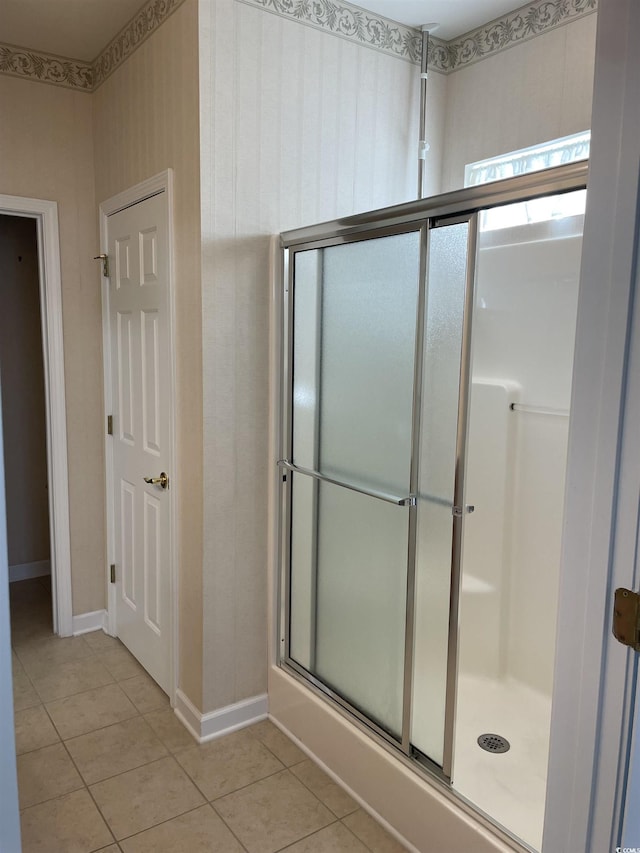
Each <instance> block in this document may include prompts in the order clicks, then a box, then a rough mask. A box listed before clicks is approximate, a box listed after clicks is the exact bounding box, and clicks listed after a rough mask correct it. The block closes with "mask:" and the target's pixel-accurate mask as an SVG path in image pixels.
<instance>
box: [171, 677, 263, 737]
mask: <svg viewBox="0 0 640 853" xmlns="http://www.w3.org/2000/svg"><path fill="white" fill-rule="evenodd" d="M268 710H269V705H268V699H267V694H266V693H264V694H262V695H261V696H252V697H251V699H244V700H243V701H242V702H236V703H235V704H234V705H227V706H226V707H225V708H220V709H218V710H217V711H210V712H209V713H207V714H201V713H200V711H198V709H197V708H196V707H195V705H193V703H192V702H191V701H190V700H189V699H188V698H187V697H186V696H185V695H184V693H183V692H182V691H181V690H176V705H175V708H174V711H175V714H176V716H177V717H178V719H179V720H180V722H181V723H182V724H183V725H184V726H185V727H186V728H187V729H188V731H189V732H190V733H191V735H193V737H194V738H195V739H196V740H197V741H198V743H206V742H207V741H210V740H215V738H218V737H222V736H223V735H228V734H231V732H235V731H237V730H238V729H243V728H244V727H245V726H250V725H251V724H252V723H258V722H259V721H260V720H266V718H267V715H268Z"/></svg>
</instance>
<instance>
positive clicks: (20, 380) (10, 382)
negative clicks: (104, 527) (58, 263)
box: [0, 216, 50, 566]
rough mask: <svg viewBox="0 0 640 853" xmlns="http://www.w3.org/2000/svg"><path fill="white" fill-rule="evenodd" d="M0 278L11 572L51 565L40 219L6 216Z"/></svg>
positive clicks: (0, 221)
mask: <svg viewBox="0 0 640 853" xmlns="http://www.w3.org/2000/svg"><path fill="white" fill-rule="evenodd" d="M0 272H1V275H0V371H1V373H2V421H3V427H4V458H5V487H6V495H7V533H8V546H9V566H18V565H23V564H24V563H36V562H42V561H47V560H49V558H50V550H49V501H48V493H47V485H48V484H47V433H46V410H45V396H44V366H43V358H42V326H41V320H40V316H41V315H40V278H39V275H38V238H37V231H36V221H35V220H34V219H29V218H27V217H21V216H20V217H19V216H0ZM1 451H2V448H1V447H0V452H1Z"/></svg>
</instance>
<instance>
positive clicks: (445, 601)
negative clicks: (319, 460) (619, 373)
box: [411, 222, 469, 766]
mask: <svg viewBox="0 0 640 853" xmlns="http://www.w3.org/2000/svg"><path fill="white" fill-rule="evenodd" d="M468 240H469V223H468V222H461V223H457V224H454V225H446V226H442V227H438V228H433V229H431V231H430V235H429V263H428V276H427V298H426V308H425V347H424V361H423V383H422V410H421V419H422V426H421V440H420V470H419V479H418V533H417V553H416V624H415V648H414V680H413V684H414V689H413V713H412V730H411V742H412V744H413V745H414V746H415V747H417V748H418V749H419V750H420V751H421V752H423V753H424V754H425V755H427V756H428V757H429V758H431V759H432V760H433V761H435V762H436V764H439V765H441V766H442V764H443V758H444V729H445V695H446V682H447V660H448V655H447V646H448V638H449V597H450V589H451V556H452V542H453V515H452V507H453V504H454V485H455V474H456V442H457V434H458V402H459V397H460V366H461V355H462V330H463V320H464V305H465V292H466V281H467V263H468V258H467V255H468V248H467V247H468Z"/></svg>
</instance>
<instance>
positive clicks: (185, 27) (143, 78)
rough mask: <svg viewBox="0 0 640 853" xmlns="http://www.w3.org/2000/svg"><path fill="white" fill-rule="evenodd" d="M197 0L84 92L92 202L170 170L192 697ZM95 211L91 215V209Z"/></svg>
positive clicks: (196, 699) (186, 665)
mask: <svg viewBox="0 0 640 853" xmlns="http://www.w3.org/2000/svg"><path fill="white" fill-rule="evenodd" d="M197 13H198V7H197V0H186V2H185V3H184V4H183V5H181V6H180V7H179V8H178V10H177V11H176V12H175V13H174V14H173V15H172V16H171V17H170V18H169V19H168V20H167V21H166V22H165V23H164V24H163V25H162V26H161V27H160V28H159V29H158V30H157V31H156V32H155V33H154V34H153V35H152V36H151V38H149V39H148V40H147V41H145V42H144V43H143V44H142V45H141V47H140V48H139V49H138V50H137V51H136V52H135V53H134V54H133V55H132V56H130V57H129V59H127V61H126V62H124V63H123V64H122V65H121V66H120V67H119V68H118V69H117V70H116V71H115V72H114V73H113V74H112V75H111V77H109V78H108V79H107V80H106V81H105V82H104V83H103V84H102V85H101V86H100V88H99V89H98V90H97V91H96V92H95V94H94V95H93V96H92V102H93V119H94V124H93V129H94V146H95V177H96V199H97V202H98V203H100V202H102V201H104V200H106V199H107V198H109V197H111V196H113V195H115V194H116V193H118V192H120V191H122V190H124V189H127V188H128V187H131V186H133V185H135V184H136V183H139V182H140V181H142V180H144V179H145V178H148V177H150V176H151V175H155V174H157V173H158V172H161V171H163V170H165V169H167V168H172V169H173V170H174V181H175V185H174V190H175V194H174V226H175V297H176V298H175V301H176V365H177V384H178V387H177V401H176V408H177V450H178V454H177V464H178V470H177V471H176V472H173V474H172V476H173V479H174V483H175V484H176V486H177V492H178V494H177V511H178V533H179V560H178V573H179V610H180V613H179V624H180V660H179V662H178V664H179V679H180V687H181V689H182V690H183V691H184V692H185V693H186V695H187V696H188V697H189V699H190V700H191V701H192V702H193V703H194V704H195V705H197V706H198V707H200V706H201V698H202V346H201V331H202V330H201V321H200V317H201V299H200V195H199V191H200V176H199V164H198V146H199V141H198V15H197ZM93 215H94V217H95V215H96V214H95V213H94V214H93Z"/></svg>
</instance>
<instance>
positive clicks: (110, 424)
mask: <svg viewBox="0 0 640 853" xmlns="http://www.w3.org/2000/svg"><path fill="white" fill-rule="evenodd" d="M107 435H113V415H107Z"/></svg>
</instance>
